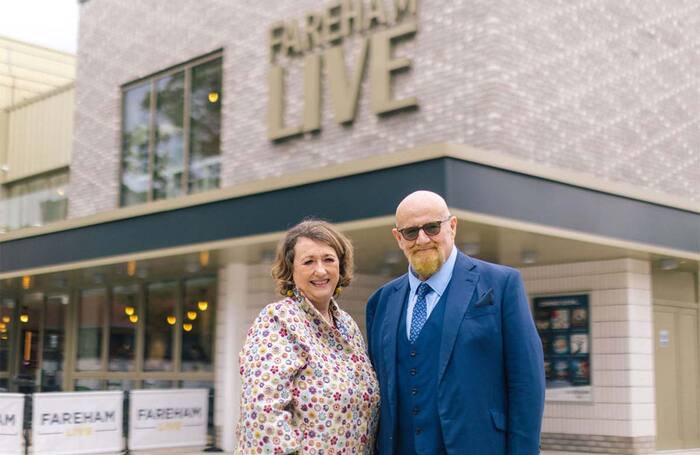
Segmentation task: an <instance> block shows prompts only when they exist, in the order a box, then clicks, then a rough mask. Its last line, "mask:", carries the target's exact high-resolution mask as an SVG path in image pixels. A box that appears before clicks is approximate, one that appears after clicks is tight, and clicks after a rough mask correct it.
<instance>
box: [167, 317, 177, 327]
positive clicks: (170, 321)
mask: <svg viewBox="0 0 700 455" xmlns="http://www.w3.org/2000/svg"><path fill="white" fill-rule="evenodd" d="M165 320H166V322H167V323H168V324H170V325H175V323H176V322H177V318H176V317H175V316H172V315H171V316H168V317H166V318H165Z"/></svg>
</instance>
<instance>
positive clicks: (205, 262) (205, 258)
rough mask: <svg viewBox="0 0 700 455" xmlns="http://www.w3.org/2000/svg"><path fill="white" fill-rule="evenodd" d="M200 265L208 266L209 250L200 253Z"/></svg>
mask: <svg viewBox="0 0 700 455" xmlns="http://www.w3.org/2000/svg"><path fill="white" fill-rule="evenodd" d="M199 265H201V266H202V267H206V266H207V265H209V252H208V251H202V252H201V253H199Z"/></svg>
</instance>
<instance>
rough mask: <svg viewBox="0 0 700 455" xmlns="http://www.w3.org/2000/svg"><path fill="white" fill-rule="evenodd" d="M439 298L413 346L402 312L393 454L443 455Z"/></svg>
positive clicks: (441, 307) (442, 307)
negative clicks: (438, 392)
mask: <svg viewBox="0 0 700 455" xmlns="http://www.w3.org/2000/svg"><path fill="white" fill-rule="evenodd" d="M446 294H447V292H445V293H443V298H441V299H440V301H439V302H438V304H437V305H436V306H435V308H434V309H433V311H432V312H431V313H430V317H429V318H428V320H427V321H426V323H425V325H424V326H423V329H422V330H421V332H420V335H419V336H418V339H417V340H416V342H415V343H414V344H411V342H410V341H408V337H407V336H406V307H407V305H406V304H405V303H404V310H403V311H402V312H401V313H402V316H401V321H400V322H399V336H398V337H397V338H398V341H397V349H396V357H397V359H396V360H397V369H396V376H397V378H396V379H397V386H398V389H397V395H398V397H397V398H398V413H397V418H398V435H397V444H396V453H397V454H401V455H414V454H415V455H423V454H426V455H439V454H444V453H445V447H444V443H443V440H442V431H441V429H440V417H439V415H438V411H437V402H438V399H437V377H438V357H439V356H438V353H439V352H440V340H441V334H442V324H443V317H444V314H445V302H444V301H443V300H444V296H445V295H446Z"/></svg>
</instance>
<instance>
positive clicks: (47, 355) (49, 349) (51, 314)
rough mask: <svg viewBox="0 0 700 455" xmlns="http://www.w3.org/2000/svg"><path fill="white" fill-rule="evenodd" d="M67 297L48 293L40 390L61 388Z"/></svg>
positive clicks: (63, 367)
mask: <svg viewBox="0 0 700 455" xmlns="http://www.w3.org/2000/svg"><path fill="white" fill-rule="evenodd" d="M68 303H69V297H68V295H67V294H57V295H49V296H48V298H47V299H46V315H45V317H44V341H43V343H42V356H41V362H42V367H41V390H42V392H52V391H61V390H63V372H64V370H65V366H64V362H65V359H64V355H63V354H64V352H65V347H64V341H65V331H64V327H65V317H66V308H68Z"/></svg>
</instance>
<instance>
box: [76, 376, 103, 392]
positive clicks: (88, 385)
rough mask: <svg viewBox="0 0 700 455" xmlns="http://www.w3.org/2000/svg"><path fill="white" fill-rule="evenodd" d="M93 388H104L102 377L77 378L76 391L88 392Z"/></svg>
mask: <svg viewBox="0 0 700 455" xmlns="http://www.w3.org/2000/svg"><path fill="white" fill-rule="evenodd" d="M91 390H104V384H103V382H102V380H100V379H76V380H75V391H76V392H86V391H91Z"/></svg>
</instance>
